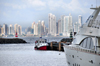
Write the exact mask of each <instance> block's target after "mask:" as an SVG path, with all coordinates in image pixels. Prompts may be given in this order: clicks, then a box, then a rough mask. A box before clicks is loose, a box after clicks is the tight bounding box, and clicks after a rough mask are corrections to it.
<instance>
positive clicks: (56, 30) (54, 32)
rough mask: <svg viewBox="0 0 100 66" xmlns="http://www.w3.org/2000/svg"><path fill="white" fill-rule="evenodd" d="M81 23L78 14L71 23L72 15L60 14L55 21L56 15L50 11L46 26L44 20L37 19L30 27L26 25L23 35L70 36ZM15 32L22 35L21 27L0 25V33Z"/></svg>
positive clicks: (13, 33)
mask: <svg viewBox="0 0 100 66" xmlns="http://www.w3.org/2000/svg"><path fill="white" fill-rule="evenodd" d="M81 25H82V16H81V15H79V16H78V21H77V22H75V23H74V24H73V22H72V16H71V14H69V15H68V16H66V15H62V16H61V17H60V19H59V20H58V21H57V20H56V16H55V15H54V14H52V13H49V15H48V28H47V27H46V26H45V22H44V21H40V20H39V21H38V22H37V23H35V22H33V23H32V26H31V27H28V28H27V29H26V30H25V33H24V34H25V35H26V36H29V35H32V36H46V35H48V36H67V37H69V36H70V33H73V34H74V32H79V29H80V27H81ZM16 32H17V34H18V35H22V27H21V26H20V25H18V24H15V25H14V26H13V25H9V26H8V25H7V24H3V26H1V25H0V35H2V36H5V35H15V33H16Z"/></svg>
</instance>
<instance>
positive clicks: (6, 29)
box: [3, 24, 8, 35]
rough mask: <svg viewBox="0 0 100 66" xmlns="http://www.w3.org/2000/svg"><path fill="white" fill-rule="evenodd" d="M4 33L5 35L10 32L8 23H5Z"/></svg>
mask: <svg viewBox="0 0 100 66" xmlns="http://www.w3.org/2000/svg"><path fill="white" fill-rule="evenodd" d="M3 33H4V35H7V34H8V26H7V24H3Z"/></svg>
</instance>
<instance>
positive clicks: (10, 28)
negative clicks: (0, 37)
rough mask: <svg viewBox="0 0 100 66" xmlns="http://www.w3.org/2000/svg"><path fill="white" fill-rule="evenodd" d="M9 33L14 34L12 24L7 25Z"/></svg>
mask: <svg viewBox="0 0 100 66" xmlns="http://www.w3.org/2000/svg"><path fill="white" fill-rule="evenodd" d="M9 34H12V35H13V34H14V31H13V26H12V25H10V26H9Z"/></svg>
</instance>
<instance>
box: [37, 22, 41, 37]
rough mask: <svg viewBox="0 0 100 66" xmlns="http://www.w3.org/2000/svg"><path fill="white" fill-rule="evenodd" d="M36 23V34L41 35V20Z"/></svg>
mask: <svg viewBox="0 0 100 66" xmlns="http://www.w3.org/2000/svg"><path fill="white" fill-rule="evenodd" d="M37 25H38V35H39V36H41V35H42V33H41V26H42V25H41V21H40V20H39V22H38V23H37Z"/></svg>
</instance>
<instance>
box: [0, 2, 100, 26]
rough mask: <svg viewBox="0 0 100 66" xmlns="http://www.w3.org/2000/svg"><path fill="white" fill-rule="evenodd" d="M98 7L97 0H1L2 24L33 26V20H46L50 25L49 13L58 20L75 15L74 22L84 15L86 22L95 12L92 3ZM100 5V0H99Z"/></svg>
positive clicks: (0, 17)
mask: <svg viewBox="0 0 100 66" xmlns="http://www.w3.org/2000/svg"><path fill="white" fill-rule="evenodd" d="M92 4H93V6H94V7H96V0H0V24H1V25H3V24H4V23H5V24H8V25H10V24H13V25H14V24H16V23H17V24H19V25H21V26H22V27H29V26H31V24H32V22H36V23H37V22H38V20H44V21H45V24H46V26H48V14H49V13H52V14H54V15H55V16H56V21H58V19H59V18H60V17H61V16H62V15H66V16H68V15H69V13H71V15H72V16H73V17H72V18H73V22H76V21H78V15H82V17H83V21H84V22H85V21H86V19H87V18H88V16H89V15H90V14H91V13H92V12H93V10H90V7H91V5H92ZM97 6H100V0H97Z"/></svg>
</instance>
